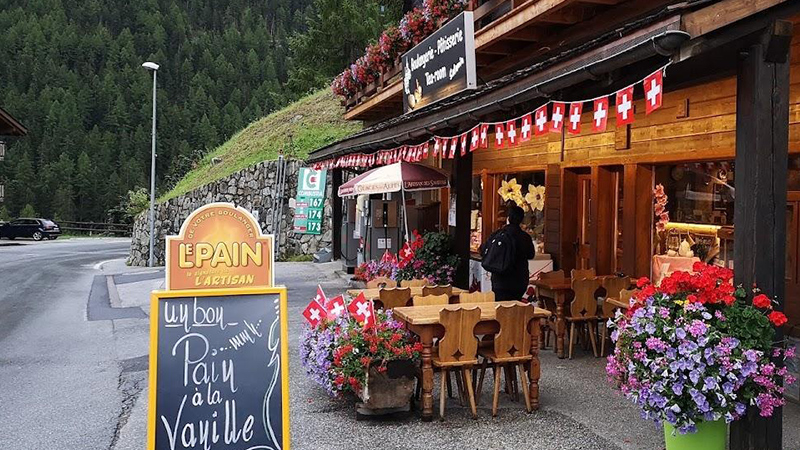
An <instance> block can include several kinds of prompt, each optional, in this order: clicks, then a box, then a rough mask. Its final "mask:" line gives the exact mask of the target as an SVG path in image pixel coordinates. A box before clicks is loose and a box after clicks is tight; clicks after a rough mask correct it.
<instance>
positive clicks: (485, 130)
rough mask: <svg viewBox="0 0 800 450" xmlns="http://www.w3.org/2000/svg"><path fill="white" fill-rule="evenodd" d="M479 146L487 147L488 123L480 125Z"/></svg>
mask: <svg viewBox="0 0 800 450" xmlns="http://www.w3.org/2000/svg"><path fill="white" fill-rule="evenodd" d="M480 140H481V143H480V148H489V125H488V124H483V125H481V134H480Z"/></svg>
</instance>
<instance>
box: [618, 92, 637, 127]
mask: <svg viewBox="0 0 800 450" xmlns="http://www.w3.org/2000/svg"><path fill="white" fill-rule="evenodd" d="M616 101H617V126H619V125H627V124H629V123H633V86H628V87H626V88H625V89H620V90H619V91H617V98H616Z"/></svg>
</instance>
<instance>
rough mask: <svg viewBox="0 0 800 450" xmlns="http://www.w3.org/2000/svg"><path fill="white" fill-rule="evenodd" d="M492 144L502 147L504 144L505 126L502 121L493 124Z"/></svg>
mask: <svg viewBox="0 0 800 450" xmlns="http://www.w3.org/2000/svg"><path fill="white" fill-rule="evenodd" d="M494 146H495V148H503V147H505V146H506V128H505V127H504V126H503V124H502V123H498V124H497V125H495V126H494Z"/></svg>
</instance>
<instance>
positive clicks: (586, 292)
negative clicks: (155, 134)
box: [570, 278, 600, 319]
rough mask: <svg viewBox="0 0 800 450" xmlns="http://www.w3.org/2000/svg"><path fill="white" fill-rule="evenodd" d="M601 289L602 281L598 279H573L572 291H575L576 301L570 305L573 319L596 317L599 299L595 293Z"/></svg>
mask: <svg viewBox="0 0 800 450" xmlns="http://www.w3.org/2000/svg"><path fill="white" fill-rule="evenodd" d="M599 287H600V280H598V279H597V278H584V279H574V278H573V279H572V290H573V291H575V299H574V300H572V304H571V305H570V316H571V317H572V319H588V318H593V317H596V315H597V298H596V297H595V296H594V293H595V291H597V289H598V288H599Z"/></svg>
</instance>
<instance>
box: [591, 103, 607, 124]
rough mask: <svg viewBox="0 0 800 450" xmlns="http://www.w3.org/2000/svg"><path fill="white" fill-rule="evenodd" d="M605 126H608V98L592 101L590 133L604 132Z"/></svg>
mask: <svg viewBox="0 0 800 450" xmlns="http://www.w3.org/2000/svg"><path fill="white" fill-rule="evenodd" d="M606 125H608V97H603V98H598V99H597V100H595V101H594V112H593V113H592V131H595V132H603V131H606Z"/></svg>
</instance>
